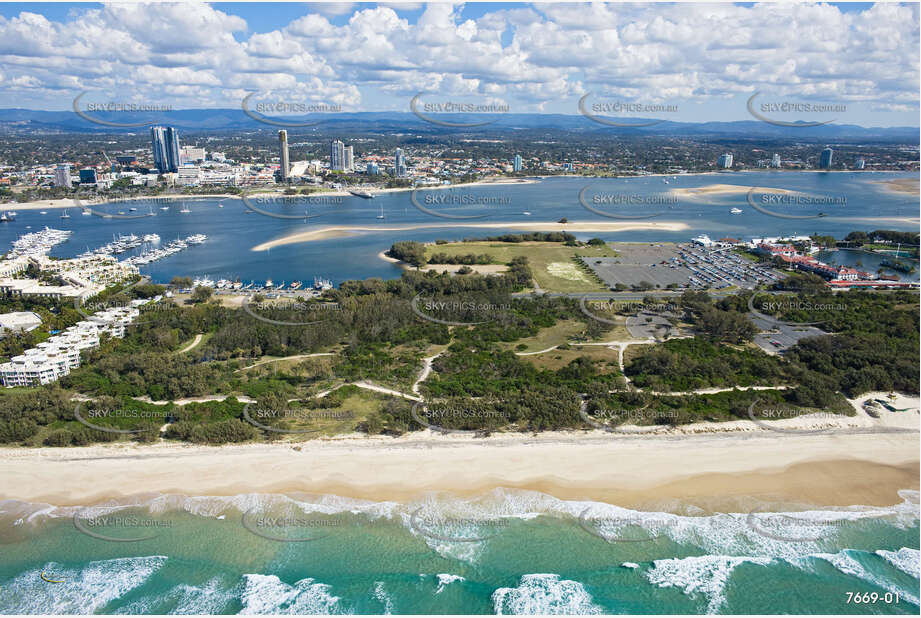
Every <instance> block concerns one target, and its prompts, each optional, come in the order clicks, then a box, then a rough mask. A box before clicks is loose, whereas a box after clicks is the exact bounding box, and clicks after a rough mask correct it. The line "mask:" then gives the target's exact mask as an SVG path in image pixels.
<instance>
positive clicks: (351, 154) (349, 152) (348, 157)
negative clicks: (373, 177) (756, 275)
mask: <svg viewBox="0 0 921 618" xmlns="http://www.w3.org/2000/svg"><path fill="white" fill-rule="evenodd" d="M354 168H355V151H354V150H353V149H352V147H351V146H346V147H345V169H347V170H348V171H350V172H351V171H352V170H353V169H354Z"/></svg>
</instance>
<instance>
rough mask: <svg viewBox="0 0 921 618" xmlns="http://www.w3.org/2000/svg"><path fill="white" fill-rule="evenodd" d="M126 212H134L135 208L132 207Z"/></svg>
mask: <svg viewBox="0 0 921 618" xmlns="http://www.w3.org/2000/svg"><path fill="white" fill-rule="evenodd" d="M128 210H130V211H131V212H135V211H136V210H137V208H135V207H134V206H132V207H131V208H129V209H128Z"/></svg>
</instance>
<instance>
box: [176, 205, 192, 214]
mask: <svg viewBox="0 0 921 618" xmlns="http://www.w3.org/2000/svg"><path fill="white" fill-rule="evenodd" d="M179 212H192V211H191V210H189V207H188V206H186V205H183V206H182V208H181V209H180V210H179Z"/></svg>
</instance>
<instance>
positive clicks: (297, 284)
mask: <svg viewBox="0 0 921 618" xmlns="http://www.w3.org/2000/svg"><path fill="white" fill-rule="evenodd" d="M301 285H303V284H302V283H301V282H300V281H292V282H291V285H289V286H288V287H289V288H291V289H292V290H297V289H298V288H300V287H301Z"/></svg>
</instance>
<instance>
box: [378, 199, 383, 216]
mask: <svg viewBox="0 0 921 618" xmlns="http://www.w3.org/2000/svg"><path fill="white" fill-rule="evenodd" d="M377 218H378V219H383V218H384V204H383V202H382V203H381V214H379V215H377Z"/></svg>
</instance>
